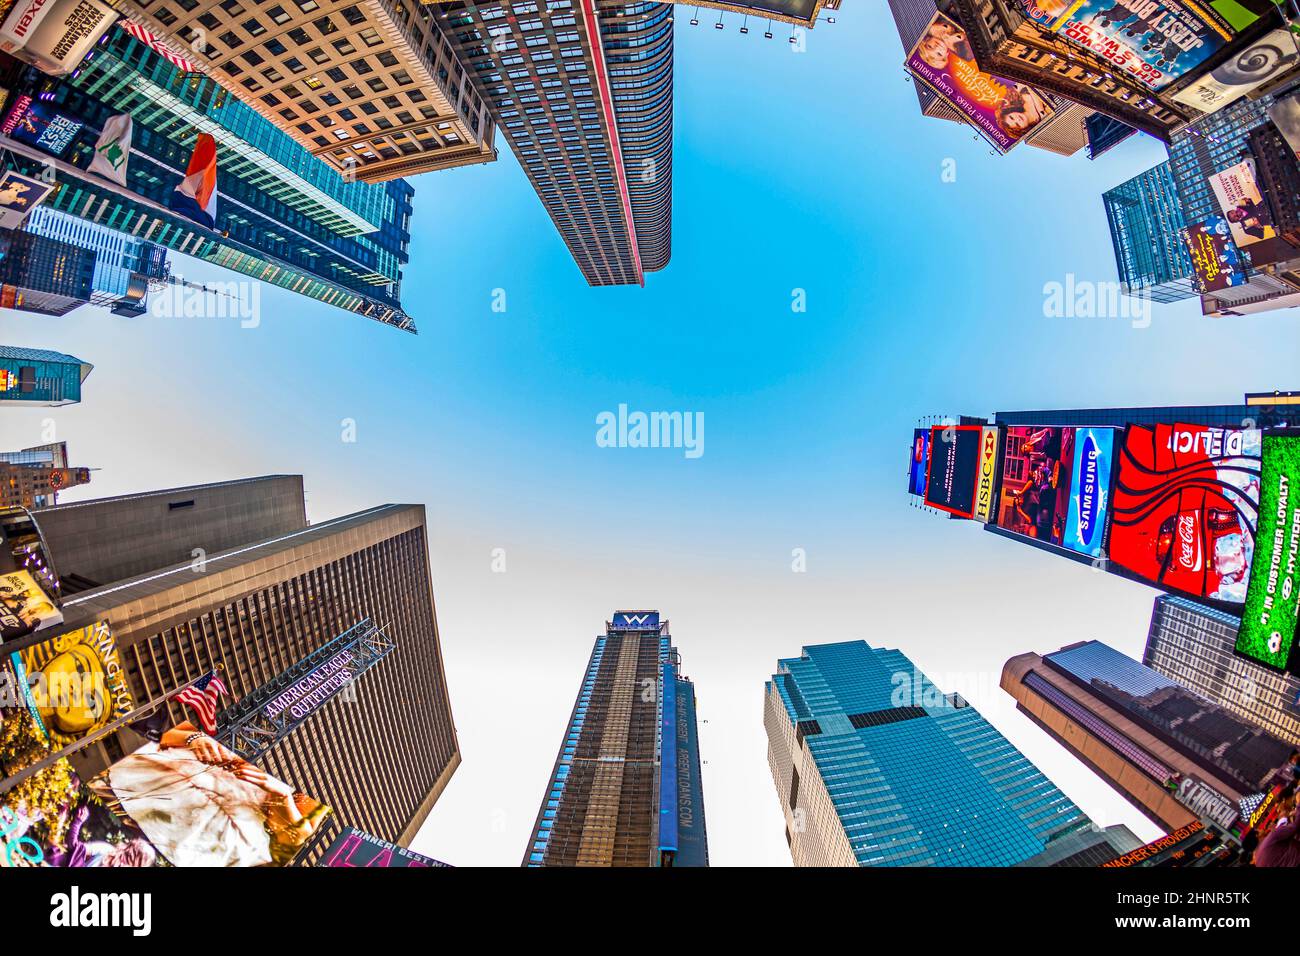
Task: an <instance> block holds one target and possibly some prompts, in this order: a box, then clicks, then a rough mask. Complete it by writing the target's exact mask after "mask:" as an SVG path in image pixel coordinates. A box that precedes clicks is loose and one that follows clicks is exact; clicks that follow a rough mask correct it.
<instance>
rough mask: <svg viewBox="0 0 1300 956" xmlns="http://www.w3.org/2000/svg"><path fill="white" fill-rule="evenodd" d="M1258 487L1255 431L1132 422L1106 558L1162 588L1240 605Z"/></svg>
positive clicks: (1252, 544)
mask: <svg viewBox="0 0 1300 956" xmlns="http://www.w3.org/2000/svg"><path fill="white" fill-rule="evenodd" d="M1259 483H1260V431H1259V430H1258V429H1253V428H1251V429H1233V428H1213V427H1208V426H1203V425H1189V424H1185V423H1178V424H1174V425H1168V424H1161V425H1153V426H1147V425H1130V426H1129V427H1128V429H1127V430H1126V431H1125V433H1124V439H1123V445H1122V448H1121V450H1120V454H1119V465H1118V469H1117V473H1116V478H1115V489H1114V493H1113V495H1112V498H1111V523H1110V542H1109V551H1110V558H1111V560H1112V561H1114V562H1115V563H1116V564H1117V565H1119V566H1120V567H1122V568H1125V569H1127V570H1128V571H1130V572H1132V573H1134V574H1136V575H1139V576H1140V577H1142V578H1145V579H1146V580H1148V581H1151V582H1152V583H1153V584H1157V585H1159V586H1160V587H1163V588H1165V589H1166V590H1169V591H1174V592H1179V593H1182V594H1187V595H1190V596H1192V597H1198V598H1209V599H1211V600H1215V601H1221V602H1224V603H1228V604H1241V603H1242V602H1243V601H1244V600H1245V597H1246V583H1247V578H1248V576H1249V571H1250V567H1251V560H1252V557H1253V555H1254V552H1255V529H1256V525H1257V521H1258V509H1259V488H1260V484H1259Z"/></svg>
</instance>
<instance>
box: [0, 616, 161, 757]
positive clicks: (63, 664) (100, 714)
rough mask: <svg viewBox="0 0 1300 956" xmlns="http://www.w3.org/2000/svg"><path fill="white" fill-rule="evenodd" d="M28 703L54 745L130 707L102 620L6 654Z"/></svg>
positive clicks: (114, 647) (114, 645) (81, 734)
mask: <svg viewBox="0 0 1300 956" xmlns="http://www.w3.org/2000/svg"><path fill="white" fill-rule="evenodd" d="M10 658H11V663H12V665H13V668H14V670H15V671H16V672H17V674H18V675H19V680H20V682H21V683H23V684H24V685H25V687H26V691H25V693H26V695H27V700H28V706H29V708H30V709H31V712H32V713H33V714H34V715H35V716H36V719H37V721H38V722H39V724H40V727H41V730H42V731H43V732H44V734H45V736H46V737H47V739H48V740H49V741H50V743H51V744H52V745H53V746H54V747H56V748H63V747H66V746H68V745H69V744H74V743H76V742H77V741H78V740H80V739H82V738H83V737H85V736H86V735H87V734H92V733H94V732H95V731H97V730H99V729H100V728H102V727H104V726H105V725H106V724H109V723H111V722H112V721H114V720H117V719H118V718H121V717H125V716H126V715H127V714H129V713H130V712H131V711H132V710H133V709H134V708H135V700H134V698H133V697H132V694H131V689H130V688H129V687H128V686H127V682H126V674H125V672H124V671H123V670H122V665H121V663H120V662H119V660H118V656H117V642H116V641H114V640H113V632H112V631H111V630H110V629H109V626H108V624H107V623H104V622H102V621H101V622H100V623H98V624H93V625H90V626H89V627H82V628H77V629H76V630H73V631H69V632H68V633H66V634H60V635H59V636H58V637H54V638H51V639H49V640H48V641H42V642H41V643H39V644H33V645H31V646H29V647H26V648H23V649H22V650H21V651H18V652H16V653H14V654H12V655H10Z"/></svg>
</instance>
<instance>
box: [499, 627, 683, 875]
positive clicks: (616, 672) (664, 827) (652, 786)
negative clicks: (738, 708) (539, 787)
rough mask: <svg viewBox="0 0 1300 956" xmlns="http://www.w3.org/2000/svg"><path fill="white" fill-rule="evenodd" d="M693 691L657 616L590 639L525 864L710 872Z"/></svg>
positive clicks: (678, 657) (668, 636)
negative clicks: (682, 868)
mask: <svg viewBox="0 0 1300 956" xmlns="http://www.w3.org/2000/svg"><path fill="white" fill-rule="evenodd" d="M708 863H709V853H708V841H707V834H706V830H705V823H704V791H703V785H702V782H701V779H700V752H699V740H698V734H697V727H696V719H695V686H694V684H692V683H691V681H690V680H689V679H687V678H685V677H683V676H682V674H681V659H680V656H679V655H678V653H677V649H676V648H675V647H673V644H672V636H671V635H670V634H669V633H668V621H666V620H663V621H661V620H660V618H659V612H658V611H617V612H615V613H614V618H613V620H612V621H610V622H608V623H607V624H606V625H605V633H604V634H603V635H601V636H600V637H597V638H596V643H595V646H594V647H593V648H592V651H591V657H590V659H589V660H588V662H587V669H586V672H585V673H584V675H583V679H582V685H581V687H580V688H579V690H578V698H577V700H576V701H575V702H574V705H573V713H572V715H571V716H570V718H569V724H568V727H567V728H566V729H565V734H564V739H563V742H562V743H561V745H560V752H559V755H558V756H557V757H556V759H555V767H554V769H553V770H552V771H551V776H550V779H549V780H548V782H547V787H546V794H545V796H544V797H543V798H542V804H541V808H540V809H539V810H538V813H537V821H536V823H534V825H533V830H532V836H531V838H530V840H529V845H528V849H527V850H526V851H525V853H524V865H525V866H708Z"/></svg>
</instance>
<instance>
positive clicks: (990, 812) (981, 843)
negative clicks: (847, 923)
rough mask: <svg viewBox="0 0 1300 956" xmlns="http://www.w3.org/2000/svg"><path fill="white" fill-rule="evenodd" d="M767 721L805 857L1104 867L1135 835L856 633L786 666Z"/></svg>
mask: <svg viewBox="0 0 1300 956" xmlns="http://www.w3.org/2000/svg"><path fill="white" fill-rule="evenodd" d="M763 723H764V726H765V727H766V728H767V741H768V751H767V757H768V765H769V766H770V768H771V770H772V779H773V782H774V783H775V784H776V791H777V796H778V798H779V799H780V801H781V809H782V811H783V812H784V814H785V822H786V842H787V843H789V845H790V853H791V855H792V856H793V858H794V862H795V865H796V866H1013V865H1016V864H1025V865H1030V866H1033V865H1052V864H1057V865H1061V864H1067V863H1068V862H1070V861H1077V860H1078V858H1079V855H1080V854H1082V855H1083V858H1084V859H1086V860H1087V861H1088V862H1089V863H1091V864H1092V865H1096V864H1099V863H1101V862H1105V860H1106V859H1110V858H1112V857H1113V856H1115V855H1117V854H1118V853H1119V852H1122V851H1124V850H1127V849H1131V848H1132V847H1133V846H1134V845H1136V842H1137V841H1136V840H1133V839H1132V835H1131V834H1126V831H1114V832H1105V831H1099V830H1098V829H1097V828H1096V827H1095V826H1094V825H1093V823H1092V821H1091V820H1089V819H1088V817H1087V816H1086V815H1085V814H1084V813H1083V811H1081V810H1080V809H1079V808H1078V807H1077V806H1075V804H1074V803H1073V801H1071V800H1070V799H1069V798H1068V797H1066V796H1065V794H1063V793H1061V791H1060V790H1058V789H1057V788H1056V786H1055V785H1054V784H1053V783H1052V782H1051V781H1050V780H1048V779H1047V778H1046V777H1045V776H1043V774H1042V772H1041V771H1039V770H1038V768H1037V767H1035V766H1034V765H1033V764H1032V763H1030V762H1029V760H1028V758H1026V757H1025V755H1024V754H1022V753H1021V752H1020V751H1019V750H1017V749H1016V748H1015V747H1014V746H1013V745H1012V744H1011V742H1010V741H1008V740H1007V739H1006V738H1005V737H1003V736H1002V735H1001V734H1000V733H998V732H997V731H996V730H995V729H993V727H992V726H991V725H990V724H989V723H988V722H987V721H986V720H985V719H984V718H983V717H982V716H981V715H980V714H979V712H978V711H976V710H975V708H973V707H971V706H970V705H969V704H967V703H966V701H964V700H963V699H962V698H961V697H959V696H958V695H956V694H950V695H944V694H943V693H942V692H940V691H939V690H938V689H937V688H935V686H934V685H933V684H932V683H930V681H929V679H928V678H927V677H926V676H925V675H924V674H922V673H921V672H920V671H919V670H918V669H917V668H916V666H915V665H914V664H913V663H912V662H911V661H910V660H909V659H908V658H907V657H906V655H904V654H903V653H902V652H900V651H897V650H887V649H883V648H874V647H871V646H870V645H868V644H867V643H866V642H865V641H848V642H845V643H841V644H820V645H815V646H812V647H805V648H804V649H803V654H802V656H800V657H794V658H788V659H786V660H781V661H778V663H777V672H776V673H775V674H774V675H773V676H772V679H771V680H770V681H768V682H767V684H766V693H765V702H764V716H763ZM1112 841H1113V842H1112ZM1060 847H1068V850H1067V851H1066V852H1064V853H1061V852H1058V848H1060Z"/></svg>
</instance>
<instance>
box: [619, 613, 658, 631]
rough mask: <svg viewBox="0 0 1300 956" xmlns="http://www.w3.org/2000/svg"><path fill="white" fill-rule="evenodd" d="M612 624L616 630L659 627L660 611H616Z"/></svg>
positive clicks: (640, 629)
mask: <svg viewBox="0 0 1300 956" xmlns="http://www.w3.org/2000/svg"><path fill="white" fill-rule="evenodd" d="M610 626H611V627H613V629H614V630H616V631H644V630H649V629H655V628H658V627H659V612H658V611H615V612H614V620H613V621H612V622H610Z"/></svg>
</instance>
